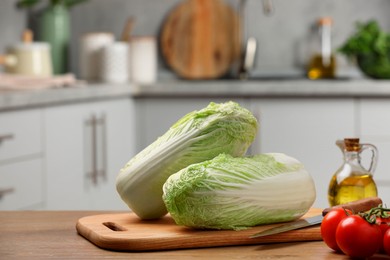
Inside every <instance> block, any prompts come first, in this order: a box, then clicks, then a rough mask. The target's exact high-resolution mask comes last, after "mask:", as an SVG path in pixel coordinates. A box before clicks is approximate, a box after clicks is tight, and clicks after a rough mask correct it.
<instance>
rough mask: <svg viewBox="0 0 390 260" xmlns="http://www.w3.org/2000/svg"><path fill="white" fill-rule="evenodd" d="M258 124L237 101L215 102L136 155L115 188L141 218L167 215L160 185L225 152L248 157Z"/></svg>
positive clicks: (178, 124)
mask: <svg viewBox="0 0 390 260" xmlns="http://www.w3.org/2000/svg"><path fill="white" fill-rule="evenodd" d="M257 127H258V126H257V120H256V118H255V117H254V116H253V115H252V114H251V112H250V111H248V110H247V109H244V108H242V107H241V106H240V105H238V104H237V103H235V102H232V101H230V102H226V103H222V104H216V103H213V102H212V103H210V104H209V105H208V106H207V107H206V108H203V109H201V110H199V111H193V112H191V113H189V114H187V115H185V116H184V117H183V118H181V119H180V120H179V121H178V122H177V123H175V124H174V125H173V126H172V127H171V128H170V129H169V130H168V131H167V132H166V133H165V134H164V135H163V136H161V137H159V138H158V139H157V140H156V141H155V142H153V143H152V144H150V145H149V146H148V147H146V148H145V149H144V150H143V151H141V152H140V153H139V154H137V155H136V156H135V157H134V158H132V159H131V160H130V161H129V162H128V163H127V164H126V165H125V167H124V168H123V169H121V171H120V173H119V175H118V177H117V181H116V187H117V191H118V193H119V195H120V196H121V198H122V200H123V201H124V202H125V203H126V204H127V205H128V206H129V208H130V209H131V210H132V211H133V212H134V213H135V214H137V215H138V216H139V217H140V218H142V219H155V218H159V217H161V216H163V215H165V214H166V213H167V209H166V207H165V205H164V202H163V200H162V194H163V191H162V186H163V184H164V183H165V181H166V180H167V178H168V177H169V176H170V175H172V174H173V173H176V172H177V171H179V170H181V169H183V168H185V167H187V166H188V165H191V164H194V163H198V162H202V161H206V160H210V159H212V158H214V157H215V156H217V155H219V154H221V153H227V154H230V155H232V156H243V155H245V153H246V151H247V149H248V147H249V146H250V145H251V143H252V142H253V140H254V138H255V136H256V133H257Z"/></svg>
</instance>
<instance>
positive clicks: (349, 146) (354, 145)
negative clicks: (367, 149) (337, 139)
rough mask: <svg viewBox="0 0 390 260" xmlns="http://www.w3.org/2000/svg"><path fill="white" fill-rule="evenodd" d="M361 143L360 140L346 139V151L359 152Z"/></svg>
mask: <svg viewBox="0 0 390 260" xmlns="http://www.w3.org/2000/svg"><path fill="white" fill-rule="evenodd" d="M359 141H360V140H359V138H344V144H345V150H347V151H348V152H359V151H360V143H359Z"/></svg>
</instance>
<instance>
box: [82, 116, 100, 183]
mask: <svg viewBox="0 0 390 260" xmlns="http://www.w3.org/2000/svg"><path fill="white" fill-rule="evenodd" d="M96 123H97V118H96V115H95V114H92V115H91V117H90V118H89V119H88V120H87V121H86V122H85V124H86V126H88V127H90V128H91V130H90V131H91V137H90V138H91V151H90V152H91V153H90V154H89V153H88V154H87V156H89V155H90V156H91V157H90V158H91V166H92V169H91V170H90V171H88V172H87V173H86V177H87V178H89V179H91V180H92V183H93V184H94V185H96V184H97V182H98V180H97V169H96V147H97V145H96ZM85 138H87V137H85Z"/></svg>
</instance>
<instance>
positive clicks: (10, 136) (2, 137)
mask: <svg viewBox="0 0 390 260" xmlns="http://www.w3.org/2000/svg"><path fill="white" fill-rule="evenodd" d="M13 138H14V135H13V134H5V135H0V143H1V142H3V141H7V140H11V139H13Z"/></svg>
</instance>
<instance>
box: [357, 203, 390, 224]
mask: <svg viewBox="0 0 390 260" xmlns="http://www.w3.org/2000/svg"><path fill="white" fill-rule="evenodd" d="M387 212H390V209H388V208H385V207H383V206H382V204H380V205H379V206H378V207H375V208H372V209H370V210H369V211H368V212H360V213H359V215H360V216H361V217H362V218H364V219H365V220H366V221H367V222H368V223H370V224H375V223H376V218H377V217H380V218H390V214H387Z"/></svg>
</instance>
